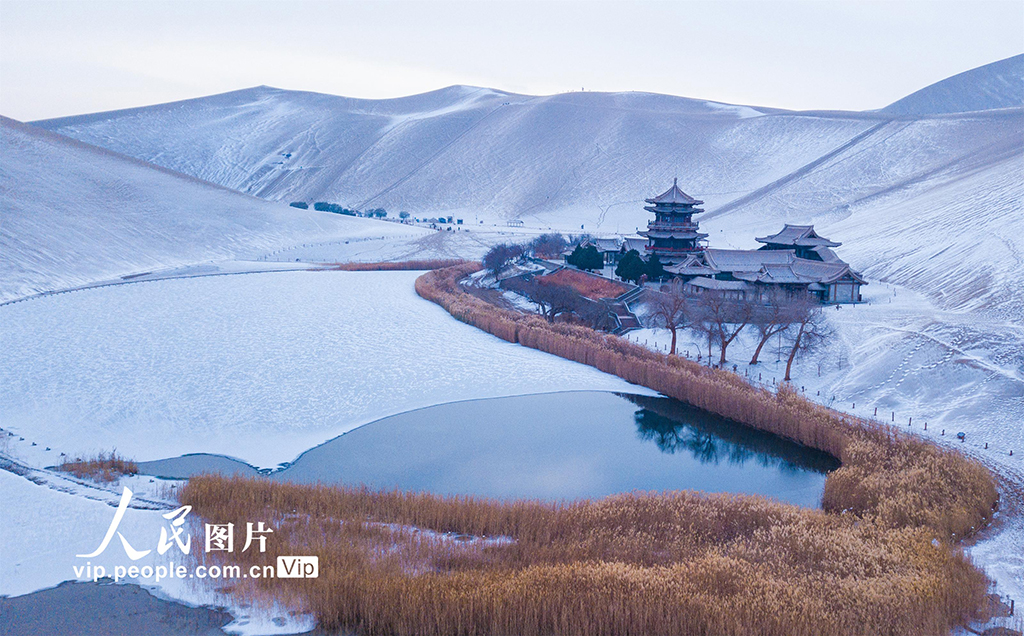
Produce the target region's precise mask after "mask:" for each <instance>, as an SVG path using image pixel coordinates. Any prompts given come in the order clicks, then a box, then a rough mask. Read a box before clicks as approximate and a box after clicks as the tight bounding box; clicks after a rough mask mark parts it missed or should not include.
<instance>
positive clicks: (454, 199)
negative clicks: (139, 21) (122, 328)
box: [36, 56, 1024, 319]
mask: <svg viewBox="0 0 1024 636" xmlns="http://www.w3.org/2000/svg"><path fill="white" fill-rule="evenodd" d="M1022 62H1024V58H1021V57H1019V56H1018V57H1015V58H1010V59H1008V60H1004V61H1001V62H997V63H994V64H990V65H987V66H984V67H981V68H979V69H975V70H973V71H970V72H968V73H965V74H963V75H962V76H957V77H956V78H951V79H950V80H947V81H946V82H952V83H951V84H948V85H947V84H946V83H945V82H940V83H938V84H936V85H934V86H933V87H929V88H928V89H925V90H923V91H921V92H920V93H921V95H917V94H915V95H916V96H915V95H912V96H910V97H908V98H907V100H908V101H906V102H905V103H904V102H903V101H901V102H897V104H894V105H893V106H892V107H890V109H883V110H882V111H877V112H864V113H856V112H790V111H781V110H778V109H769V108H751V107H746V106H731V105H727V104H717V103H713V102H707V101H702V100H694V99H687V98H682V97H673V96H667V95H657V94H649V93H586V92H581V93H567V94H560V95H551V96H542V97H535V96H527V95H515V94H510V93H505V92H501V91H496V90H491V89H486V88H474V87H467V86H453V87H450V88H446V89H443V90H439V91H434V92H432V93H426V94H422V95H414V96H410V97H404V98H401V99H390V100H359V99H349V98H344V97H335V96H331V95H321V94H315V93H304V92H296V91H286V90H279V89H275V88H269V87H258V88H253V89H248V90H243V91H236V92H233V93H225V94H222V95H215V96H211V97H205V98H199V99H193V100H187V101H183V102H176V103H172V104H162V105H158V106H150V107H144V108H136V109H130V110H124V111H115V112H109V113H96V114H92V115H83V116H80V117H67V118H63V119H57V120H48V121H43V122H36V125H38V126H42V127H45V128H48V129H51V130H55V131H58V132H61V133H62V134H66V135H69V136H72V137H75V138H77V139H81V140H83V141H86V142H89V143H92V144H96V145H100V146H104V147H107V148H111V149H113V150H116V151H118V152H123V153H125V154H128V155H131V156H134V157H137V158H140V159H143V160H145V161H151V162H153V163H156V164H159V165H162V166H165V167H168V168H171V169H174V170H177V171H180V172H183V173H186V174H190V175H193V176H196V177H199V178H202V179H205V180H208V181H212V182H215V183H219V184H221V185H224V186H227V187H230V188H233V189H237V190H240V191H243V192H248V193H251V194H254V195H257V196H259V197H262V198H265V199H271V200H280V201H291V200H297V199H301V200H306V201H314V200H329V201H335V202H339V203H344V204H347V205H349V206H355V207H370V206H373V207H378V206H379V207H384V208H386V209H388V210H389V211H392V213H394V212H397V211H399V210H403V209H404V210H408V211H410V212H412V213H413V214H415V215H421V216H422V215H430V214H433V215H436V214H438V213H442V212H443V213H446V214H454V215H456V216H460V217H464V218H465V219H466V222H467V224H468V225H470V226H475V227H481V226H480V223H479V221H481V220H482V221H485V224H484V226H485V227H486V226H489V225H490V223H492V222H495V221H496V222H498V223H499V224H503V223H504V219H506V218H521V219H523V220H524V221H526V223H527V225H528V226H534V227H537V228H544V227H556V228H562V229H565V230H576V231H579V230H581V229H582V230H585V231H593V232H598V233H602V232H632V231H633V230H634V229H635V228H637V227H642V226H645V225H646V223H647V221H648V220H650V215H649V214H648V213H647V212H645V211H644V210H643V202H642V200H643V198H644V197H649V196H651V195H653V194H656V193H658V192H660V191H662V190H664V189H665V187H666V186H667V184H668V183H669V182H670V180H671V179H672V178H673V177H679V179H680V183H681V185H682V187H683V188H684V189H685V190H686V191H687V192H689V193H691V194H693V195H695V196H698V197H699V198H701V199H703V200H705V201H706V205H705V208H706V209H707V210H708V213H707V214H705V215H704V216H703V217H698V218H699V219H700V220H701V221H702V223H704V227H705V229H706V230H709V231H710V232H711V240H712V243H713V244H717V245H718V246H725V245H735V246H738V247H739V246H743V247H747V246H753V245H754V243H753V237H754V236H755V235H764V234H765V233H768V232H772V231H777V230H778V229H779V227H780V226H781V224H782V223H783V222H790V223H815V224H817V225H818V226H819V228H821V229H822V230H824V231H826V232H828V233H831V234H834V235H835V238H837V239H838V240H840V241H844V242H845V243H846V244H847V247H848V248H849V251H848V252H847V254H846V256H847V258H848V259H849V260H850V261H851V262H852V263H853V264H854V266H856V267H858V268H860V269H862V270H866V271H867V273H868V274H869V275H870V276H874V277H884V278H885V279H886V280H892V281H893V282H897V283H899V284H902V285H907V286H909V287H911V288H913V289H915V290H917V291H919V292H922V293H925V294H928V295H929V296H930V297H931V298H932V299H933V300H935V301H936V302H937V303H938V304H939V305H940V306H942V307H944V308H961V309H968V308H969V309H976V308H986V309H996V310H1000V311H1002V313H1001V315H1002V316H1004V317H1008V318H1013V319H1019V318H1020V316H1021V315H1024V286H1021V285H1017V284H1015V282H1014V281H1015V280H1016V278H1017V275H1016V273H1015V272H1018V271H1019V268H1020V266H1021V261H1020V256H1019V255H1020V254H1024V239H1022V238H1021V237H1022V236H1024V231H1021V223H1022V218H1024V180H1022V179H1020V178H1019V174H1020V172H1021V171H1022V169H1024V159H1022V157H1024V105H1022V104H1021V102H1020V98H1019V95H1018V93H1019V92H1020V90H1021V89H1020V86H1021V84H1020V78H1019V77H1018V75H1019V74H1020V73H1019V71H1020V66H1021V63H1022ZM950 87H953V88H950ZM1000 87H1003V88H1000ZM954 89H955V90H954ZM1004 89H1005V90H1004ZM963 94H967V95H971V96H974V97H977V96H979V95H987V96H989V98H986V99H983V100H981V101H978V102H977V103H974V102H971V104H968V105H965V104H961V103H959V102H958V101H957V100H956V97H957V96H958V95H963ZM1014 105H1016V107H1014ZM992 107H998V108H997V109H995V110H982V111H977V110H976V109H978V108H992ZM965 109H975V110H976V112H958V111H963V110H965ZM947 112H948V113H952V114H939V115H931V114H928V113H947ZM936 245H941V246H942V247H949V251H948V252H945V253H944V254H942V255H941V256H938V257H937V258H933V257H936V252H937V251H938V249H942V248H941V247H940V248H936V247H935V246H936ZM470 247H472V246H471V245H470Z"/></svg>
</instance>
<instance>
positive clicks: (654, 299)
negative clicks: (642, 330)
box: [647, 279, 692, 355]
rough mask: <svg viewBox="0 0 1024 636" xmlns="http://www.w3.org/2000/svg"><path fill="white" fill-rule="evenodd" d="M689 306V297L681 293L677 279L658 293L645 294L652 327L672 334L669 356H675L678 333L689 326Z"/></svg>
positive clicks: (680, 282) (690, 304)
mask: <svg viewBox="0 0 1024 636" xmlns="http://www.w3.org/2000/svg"><path fill="white" fill-rule="evenodd" d="M691 306H692V300H691V297H690V296H688V295H687V294H686V292H684V291H683V283H682V281H680V280H679V279H675V280H673V281H672V282H671V283H669V284H667V285H662V286H661V289H660V290H659V291H649V292H647V307H648V309H649V310H650V316H651V322H652V323H653V326H655V327H662V328H664V329H668V330H669V332H671V333H672V346H671V348H670V349H669V351H670V355H676V341H677V335H678V331H679V330H680V329H682V328H683V327H686V326H687V324H689V321H690V310H691Z"/></svg>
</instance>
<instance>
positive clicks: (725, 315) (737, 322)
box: [694, 289, 753, 365]
mask: <svg viewBox="0 0 1024 636" xmlns="http://www.w3.org/2000/svg"><path fill="white" fill-rule="evenodd" d="M694 299H695V302H694V305H695V312H694V314H695V318H696V320H695V321H694V324H695V325H696V326H697V328H698V330H699V331H700V332H701V333H703V334H704V337H705V338H707V341H708V358H709V359H710V358H711V346H712V345H713V344H717V345H718V347H719V349H720V350H721V355H720V356H719V358H718V364H719V365H724V364H725V356H726V351H727V350H728V348H729V345H730V344H732V341H733V340H735V339H736V336H738V335H739V334H740V332H741V331H743V329H744V328H745V327H746V326H747V325H748V324H750V320H751V316H752V312H753V303H751V302H749V301H747V300H745V299H738V298H730V297H729V296H727V295H726V293H724V292H720V291H715V290H711V289H706V290H704V291H702V292H701V293H699V294H696V295H695V296H694Z"/></svg>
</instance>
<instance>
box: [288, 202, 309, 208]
mask: <svg viewBox="0 0 1024 636" xmlns="http://www.w3.org/2000/svg"><path fill="white" fill-rule="evenodd" d="M288 205H290V206H292V207H293V208H299V209H300V210H308V209H309V204H308V203H306V202H305V201H292V202H291V203H289V204H288Z"/></svg>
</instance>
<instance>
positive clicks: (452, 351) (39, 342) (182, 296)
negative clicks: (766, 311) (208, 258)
mask: <svg viewBox="0 0 1024 636" xmlns="http://www.w3.org/2000/svg"><path fill="white" fill-rule="evenodd" d="M418 275H419V273H417V272H358V273H354V272H336V271H327V272H280V273H257V274H247V275H240V276H214V277H203V278H190V279H175V280H159V281H152V282H143V283H138V284H132V285H120V286H109V287H102V288H97V289H89V290H84V291H79V292H76V293H73V294H61V295H54V296H46V297H41V298H35V299H31V300H28V301H26V302H20V303H14V304H11V305H7V306H3V307H0V323H2V324H3V325H4V328H3V329H2V330H0V427H2V428H3V429H7V430H10V431H14V432H15V433H16V434H17V435H18V436H20V437H24V438H25V441H24V442H12V444H13V445H14V446H15V448H13V450H14V451H15V452H16V453H21V451H23V450H24V449H25V448H27V447H29V445H30V444H31V443H32V442H35V443H37V444H38V446H37V447H36V448H37V449H41V448H45V447H50V448H52V449H53V450H52V451H51V452H50V453H49V456H50V460H49V461H50V462H51V463H56V461H57V459H56V457H57V455H58V454H59V453H60V452H67V453H68V454H72V455H74V454H78V453H95V452H97V451H100V450H110V449H111V448H114V447H116V448H117V450H118V452H120V453H123V454H125V455H127V456H129V457H133V458H135V459H137V460H151V459H161V458H166V457H176V456H179V455H183V454H186V453H195V452H208V453H221V454H225V455H229V456H233V457H237V458H240V459H242V460H244V461H247V462H251V463H254V464H256V465H258V466H266V467H271V466H275V465H277V464H278V463H280V462H286V461H292V460H294V459H295V457H297V456H298V455H299V454H300V453H301V452H302V451H305V450H307V449H308V448H311V447H313V446H315V445H317V444H320V443H322V442H324V441H326V440H328V439H331V438H333V437H335V436H337V435H340V434H342V433H344V432H345V431H348V430H350V429H352V428H354V427H356V426H358V425H361V424H365V423H367V422H370V421H373V420H376V419H379V418H381V417H386V416H388V415H394V414H397V413H401V412H405V411H409V410H412V409H415V408H420V407H424V406H431V405H435V404H440V403H443V402H451V401H456V400H463V399H471V398H480V397H501V396H511V395H522V394H527V393H540V392H550V391H566V390H606V391H626V392H633V393H643V394H650V393H651V392H650V391H648V390H646V389H643V388H640V387H635V386H633V385H630V384H628V383H627V382H625V381H623V380H621V379H619V378H616V377H614V376H611V375H607V374H604V373H601V372H599V371H597V370H595V369H593V368H591V367H587V366H584V365H581V364H576V363H574V362H569V361H567V360H564V359H562V358H558V357H556V356H551V355H548V354H545V353H541V352H539V351H535V350H532V349H527V348H525V347H521V346H518V345H513V344H509V343H507V342H504V341H502V340H500V339H498V338H495V337H494V336H491V335H488V334H486V333H484V332H483V331H480V330H478V329H476V328H474V327H470V326H468V325H465V324H463V323H461V322H458V321H456V320H453V319H452V318H451V316H449V315H448V314H447V313H446V312H445V311H444V310H443V309H441V308H440V307H438V306H437V305H435V304H433V303H430V302H428V301H426V300H423V299H421V298H419V297H418V296H417V295H416V294H415V292H414V291H413V281H414V280H415V278H416V277H417V276H418ZM69 316H74V320H69V319H68V317H69ZM4 435H6V434H4ZM41 461H44V462H45V461H47V460H46V459H45V457H44V458H42V459H41Z"/></svg>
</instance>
